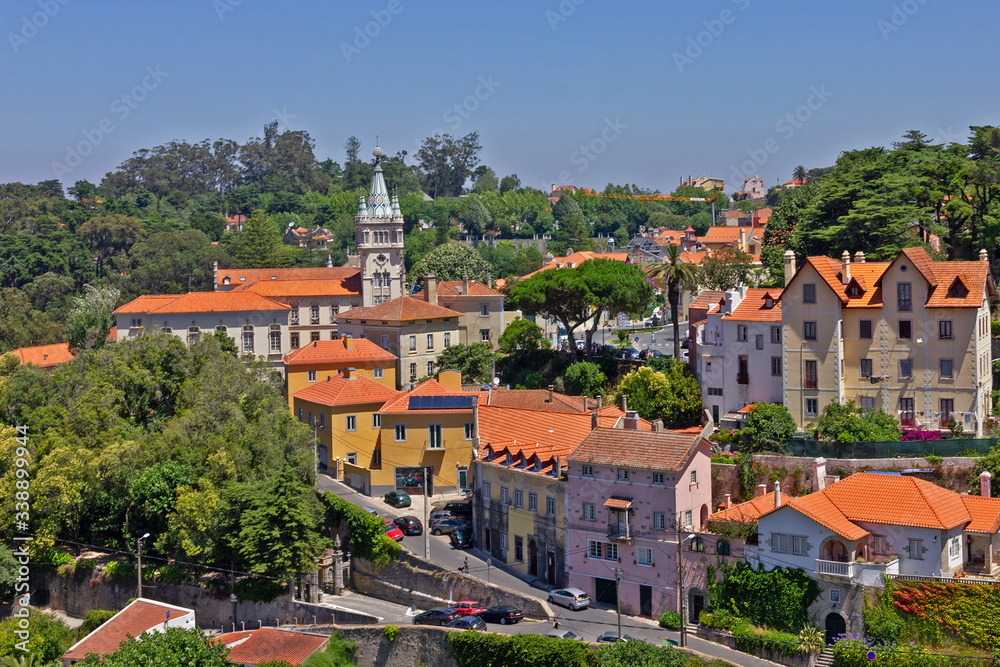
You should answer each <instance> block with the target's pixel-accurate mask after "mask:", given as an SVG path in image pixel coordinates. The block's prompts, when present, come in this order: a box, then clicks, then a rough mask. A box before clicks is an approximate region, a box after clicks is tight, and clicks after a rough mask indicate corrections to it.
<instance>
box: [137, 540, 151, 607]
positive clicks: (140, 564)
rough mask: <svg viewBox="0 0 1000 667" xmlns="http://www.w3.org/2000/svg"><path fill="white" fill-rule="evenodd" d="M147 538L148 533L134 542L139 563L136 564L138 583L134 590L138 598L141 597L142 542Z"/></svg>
mask: <svg viewBox="0 0 1000 667" xmlns="http://www.w3.org/2000/svg"><path fill="white" fill-rule="evenodd" d="M147 537H149V533H146V534H145V535H143V536H142V537H140V538H139V540H138V541H137V542H136V550H135V553H136V557H137V558H138V561H139V563H138V570H139V571H138V572H137V575H138V581H137V583H136V589H135V590H136V596H137V597H140V598H141V597H142V541H143V540H144V539H146V538H147Z"/></svg>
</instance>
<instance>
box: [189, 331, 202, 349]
mask: <svg viewBox="0 0 1000 667" xmlns="http://www.w3.org/2000/svg"><path fill="white" fill-rule="evenodd" d="M199 340H201V329H199V328H198V327H188V345H197V344H198V341H199Z"/></svg>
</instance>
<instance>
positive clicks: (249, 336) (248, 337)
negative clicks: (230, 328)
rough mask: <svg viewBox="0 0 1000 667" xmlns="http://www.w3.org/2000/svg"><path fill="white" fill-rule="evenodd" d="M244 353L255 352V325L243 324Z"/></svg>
mask: <svg viewBox="0 0 1000 667" xmlns="http://www.w3.org/2000/svg"><path fill="white" fill-rule="evenodd" d="M243 354H253V325H252V324H245V325H244V326H243Z"/></svg>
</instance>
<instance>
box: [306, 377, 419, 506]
mask: <svg viewBox="0 0 1000 667" xmlns="http://www.w3.org/2000/svg"><path fill="white" fill-rule="evenodd" d="M399 396H400V392H398V391H396V390H395V389H393V388H391V387H386V386H385V385H384V384H382V383H380V382H378V381H376V380H372V379H371V378H368V377H366V376H364V375H360V374H358V373H356V372H354V370H353V369H347V370H345V371H344V372H343V373H342V374H338V375H334V376H327V377H326V378H325V379H323V380H322V381H319V382H314V383H312V384H310V385H309V386H308V387H306V388H305V389H302V390H301V391H298V392H295V394H294V395H293V396H292V414H293V415H294V416H295V417H296V418H297V419H298V420H299V421H300V422H303V423H305V424H309V425H310V426H311V427H312V428H313V432H314V434H315V438H316V461H317V465H318V467H319V470H320V471H321V472H329V473H330V474H331V475H333V476H334V477H339V476H340V473H341V471H342V470H346V469H348V468H351V469H353V468H360V469H367V468H373V467H378V466H379V465H380V462H379V459H378V456H379V454H378V453H377V452H378V443H379V436H380V434H381V418H380V417H379V414H378V411H379V409H381V407H382V406H383V405H384V404H385V403H386V401H391V400H394V399H396V398H398V397H399ZM355 481H356V482H358V483H359V484H357V485H356V486H359V488H363V487H361V486H360V478H356V479H355Z"/></svg>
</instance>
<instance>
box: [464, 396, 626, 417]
mask: <svg viewBox="0 0 1000 667" xmlns="http://www.w3.org/2000/svg"><path fill="white" fill-rule="evenodd" d="M479 405H495V406H497V407H502V408H521V409H524V410H544V411H547V412H586V413H587V414H590V413H591V412H593V411H594V410H596V409H597V401H595V400H593V399H589V400H588V401H587V408H586V410H585V409H584V407H583V396H568V395H566V394H560V393H559V392H556V391H554V392H552V400H551V401H550V400H549V391H548V389H494V390H493V391H491V392H490V391H481V392H480V393H479ZM600 410H601V414H609V415H610V414H613V415H616V416H618V417H624V416H625V413H624V412H622V410H621V408H619V407H618V406H617V405H604V406H603V407H601V408H600Z"/></svg>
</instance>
